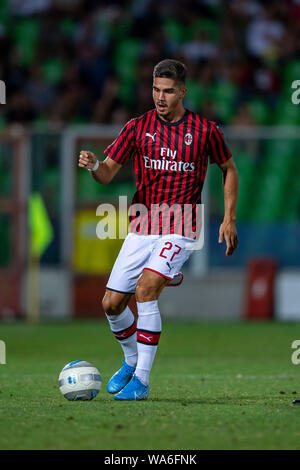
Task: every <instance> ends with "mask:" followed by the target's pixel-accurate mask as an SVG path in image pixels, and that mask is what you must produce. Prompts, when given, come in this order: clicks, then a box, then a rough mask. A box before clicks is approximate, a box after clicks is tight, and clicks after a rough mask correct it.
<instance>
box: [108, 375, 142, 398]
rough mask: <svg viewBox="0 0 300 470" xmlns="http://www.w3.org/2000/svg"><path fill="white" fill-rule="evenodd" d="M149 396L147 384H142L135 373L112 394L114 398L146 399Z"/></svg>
mask: <svg viewBox="0 0 300 470" xmlns="http://www.w3.org/2000/svg"><path fill="white" fill-rule="evenodd" d="M148 397H149V386H148V385H144V384H142V382H141V381H140V380H139V379H138V378H137V376H136V375H134V376H133V377H132V379H131V380H130V382H128V384H127V385H126V386H125V387H124V388H123V390H121V391H120V393H118V394H117V395H115V396H114V399H115V400H136V401H137V400H147V398H148Z"/></svg>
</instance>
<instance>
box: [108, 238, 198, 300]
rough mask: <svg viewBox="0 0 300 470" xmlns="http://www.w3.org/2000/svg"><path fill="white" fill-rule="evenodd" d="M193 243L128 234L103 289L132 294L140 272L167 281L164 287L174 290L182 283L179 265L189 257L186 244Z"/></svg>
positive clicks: (182, 239) (177, 239)
mask: <svg viewBox="0 0 300 470" xmlns="http://www.w3.org/2000/svg"><path fill="white" fill-rule="evenodd" d="M191 243H194V241H193V240H192V239H190V238H186V237H182V236H180V235H176V234H174V235H173V234H172V235H137V234H134V233H129V234H128V235H127V237H126V238H125V240H124V243H123V245H122V247H121V250H120V252H119V255H118V257H117V259H116V261H115V264H114V266H113V269H112V272H111V274H110V277H109V279H108V282H107V286H106V288H107V289H109V290H114V291H116V292H122V293H124V294H134V293H135V288H136V284H137V281H138V279H139V277H140V276H141V274H142V272H143V270H144V269H149V270H150V271H154V272H156V273H158V274H160V275H161V276H163V277H165V278H166V279H169V281H170V282H169V283H168V284H167V285H170V286H178V285H179V284H181V282H182V280H183V274H182V272H181V271H180V269H181V267H182V265H183V264H184V263H185V261H187V260H188V258H189V257H190V255H191V254H192V252H193V251H192V250H190V249H189V250H188V249H187V248H186V247H187V244H191Z"/></svg>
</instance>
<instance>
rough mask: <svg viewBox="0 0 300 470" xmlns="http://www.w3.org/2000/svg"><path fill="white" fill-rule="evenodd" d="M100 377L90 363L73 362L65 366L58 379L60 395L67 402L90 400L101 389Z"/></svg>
mask: <svg viewBox="0 0 300 470" xmlns="http://www.w3.org/2000/svg"><path fill="white" fill-rule="evenodd" d="M101 382H102V380H101V375H100V372H99V371H98V369H97V368H96V367H95V366H93V364H91V363H90V362H86V361H74V362H70V363H69V364H67V365H66V366H65V367H64V368H63V370H62V371H61V373H60V374H59V378H58V385H59V389H60V391H61V393H62V394H63V396H64V397H65V398H67V400H72V401H73V400H83V401H87V400H92V399H93V398H95V396H97V395H98V393H99V390H100V388H101Z"/></svg>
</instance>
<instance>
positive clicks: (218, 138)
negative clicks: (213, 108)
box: [208, 122, 232, 165]
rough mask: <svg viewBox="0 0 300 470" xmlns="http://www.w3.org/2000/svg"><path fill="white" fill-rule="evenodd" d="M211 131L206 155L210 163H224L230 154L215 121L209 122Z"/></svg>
mask: <svg viewBox="0 0 300 470" xmlns="http://www.w3.org/2000/svg"><path fill="white" fill-rule="evenodd" d="M211 124H212V127H211V132H210V136H209V141H208V155H209V161H210V163H217V164H218V165H220V164H222V163H225V162H226V161H227V160H229V159H230V158H231V157H232V155H231V152H230V150H229V148H228V147H227V144H226V142H225V138H224V135H223V134H222V132H221V130H220V128H219V127H218V126H217V124H216V123H215V122H211Z"/></svg>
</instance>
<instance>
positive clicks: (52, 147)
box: [0, 0, 300, 320]
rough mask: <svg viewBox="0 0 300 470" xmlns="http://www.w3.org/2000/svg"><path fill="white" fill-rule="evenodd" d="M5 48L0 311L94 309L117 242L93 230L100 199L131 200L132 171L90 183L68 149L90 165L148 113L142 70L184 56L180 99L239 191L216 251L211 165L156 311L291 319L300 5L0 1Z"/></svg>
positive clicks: (299, 147)
mask: <svg viewBox="0 0 300 470" xmlns="http://www.w3.org/2000/svg"><path fill="white" fill-rule="evenodd" d="M0 55H1V64H0V79H1V80H3V81H4V83H5V85H6V104H5V105H2V104H1V105H0V130H1V138H0V237H1V244H0V279H1V282H0V286H1V287H0V318H1V319H3V320H10V319H14V318H19V317H20V318H23V317H26V316H28V315H29V318H30V317H32V319H34V318H36V317H35V315H40V316H41V317H44V318H49V317H51V318H82V317H87V318H88V317H94V318H98V317H103V312H102V311H101V302H100V299H101V297H102V294H103V292H104V286H105V280H106V278H107V275H108V274H109V272H110V269H111V267H112V265H113V262H114V260H115V258H116V256H117V253H118V251H119V248H120V246H121V243H122V240H121V241H120V240H103V241H100V240H98V239H97V238H96V234H95V227H96V224H97V222H98V221H99V217H97V216H96V207H97V206H98V204H100V203H101V202H111V203H114V204H116V203H117V201H118V196H119V195H127V196H128V197H129V198H130V197H131V196H132V194H133V192H134V183H133V173H132V171H131V168H130V165H127V166H126V167H125V168H124V169H123V170H122V171H121V172H120V173H119V174H118V176H117V178H116V179H115V180H114V182H113V183H111V184H109V185H107V186H101V185H97V184H96V183H94V182H93V180H92V179H91V177H90V175H89V174H88V172H85V171H82V170H79V169H78V168H77V156H78V153H79V150H80V149H90V150H93V151H95V152H96V153H97V155H98V156H99V158H100V159H101V158H102V156H103V149H104V148H105V146H106V145H107V144H108V143H109V142H111V141H112V139H113V138H114V137H115V136H116V135H117V132H118V130H119V129H120V127H121V126H122V125H123V124H124V123H125V122H126V121H127V120H128V119H130V118H131V117H133V116H135V115H139V114H142V113H143V112H145V111H146V110H147V109H150V108H152V107H153V103H152V97H151V85H152V70H153V67H154V65H155V64H156V63H157V62H158V61H160V60H162V59H163V58H167V57H168V58H176V59H180V60H182V61H183V62H185V63H186V65H187V68H188V72H189V74H188V75H189V76H188V81H187V88H188V93H187V96H186V99H185V106H186V107H187V108H190V109H192V110H194V111H196V112H198V113H200V114H201V115H203V116H205V117H207V118H209V119H211V120H214V121H216V122H217V123H218V124H219V125H220V127H221V128H222V130H223V132H224V134H225V136H226V139H227V141H228V144H229V147H230V149H231V150H232V154H233V156H234V159H235V161H236V164H237V167H238V170H239V176H240V195H239V203H238V211H237V217H238V219H237V220H238V222H237V227H238V233H239V247H238V250H237V251H236V253H234V255H233V256H232V257H231V258H226V256H225V248H224V244H223V245H222V246H219V245H218V228H219V225H220V222H221V220H222V214H223V194H222V177H221V172H220V171H219V169H218V168H215V167H214V166H211V167H210V168H209V172H208V177H207V182H206V186H205V195H204V203H205V205H206V211H205V214H206V218H205V247H204V249H203V250H202V251H201V252H197V253H195V254H193V256H192V258H191V260H190V261H189V263H188V264H187V265H186V266H185V268H184V272H185V281H184V283H183V285H182V286H181V287H180V288H177V289H172V291H171V292H170V290H169V289H165V291H164V292H163V294H162V296H161V300H160V305H161V311H162V312H163V315H164V316H165V317H172V316H173V317H180V318H185V319H188V318H197V319H198V318H199V319H208V318H209V319H243V318H245V317H247V316H248V317H249V316H250V317H264V318H272V317H276V318H278V319H293V320H299V319H300V301H299V295H298V292H299V285H300V245H299V229H300V226H299V214H300V184H299V180H300V159H299V151H300V140H299V138H300V135H299V124H300V106H299V105H296V104H293V102H292V99H291V96H292V92H293V89H292V83H293V81H295V80H297V79H298V80H299V79H300V3H299V1H297V0H289V1H286V2H280V1H270V2H262V1H257V0H245V1H227V2H225V1H221V0H214V1H208V0H207V1H205V0H204V1H197V0H194V1H193V0H180V1H176V0H172V1H171V0H163V1H156V0H152V1H150V0H133V1H116V0H110V1H96V0H94V1H93V0H65V1H64V0H39V1H37V0H36V1H35V0H27V1H22V0H3V1H2V2H1V6H0ZM33 195H35V196H37V201H38V202H37V205H34V204H33V202H32V201H33ZM39 197H41V198H42V199H38V198H39ZM31 204H32V206H31ZM39 204H41V205H39ZM43 204H44V205H45V209H46V211H47V214H48V215H47V214H46V215H45V219H44V218H43V210H44V208H43ZM33 206H34V207H35V209H34V208H33V209H31V210H32V214H31V212H30V207H33ZM30 214H31V217H32V218H31V222H30V220H29V219H30ZM48 217H49V218H50V224H49V227H48V225H47V218H48ZM39 221H40V224H41V226H39ZM29 222H30V223H29ZM30 227H31V230H30ZM47 227H48V229H47ZM33 232H34V233H33ZM31 237H37V251H36V253H35V255H34V253H33V251H32V249H30V247H31V246H32V242H31ZM39 238H40V239H39ZM43 246H44V247H45V250H43ZM254 261H255V263H254ZM38 297H39V298H40V299H39V301H38ZM37 303H38V304H39V306H38V307H37ZM31 309H33V310H35V313H34V314H33V312H32V311H31Z"/></svg>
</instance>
